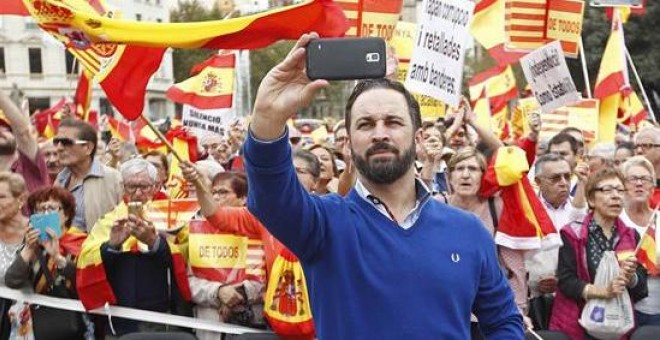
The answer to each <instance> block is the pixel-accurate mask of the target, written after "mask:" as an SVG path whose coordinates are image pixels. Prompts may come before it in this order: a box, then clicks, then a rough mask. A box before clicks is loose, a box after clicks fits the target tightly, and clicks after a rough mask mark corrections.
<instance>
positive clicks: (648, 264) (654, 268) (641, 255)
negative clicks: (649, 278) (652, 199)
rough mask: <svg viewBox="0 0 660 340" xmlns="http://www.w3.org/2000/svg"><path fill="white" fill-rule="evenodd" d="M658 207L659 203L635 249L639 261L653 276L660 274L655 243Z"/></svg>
mask: <svg viewBox="0 0 660 340" xmlns="http://www.w3.org/2000/svg"><path fill="white" fill-rule="evenodd" d="M658 207H660V205H658V206H657V207H656V208H655V210H654V211H653V215H651V222H649V225H648V227H647V228H646V232H645V233H644V235H642V239H641V240H639V245H637V251H635V256H636V257H637V262H639V264H641V265H642V266H644V268H646V271H648V273H649V274H651V275H653V276H659V275H660V270H658V255H657V248H656V245H655V225H656V218H657V215H658Z"/></svg>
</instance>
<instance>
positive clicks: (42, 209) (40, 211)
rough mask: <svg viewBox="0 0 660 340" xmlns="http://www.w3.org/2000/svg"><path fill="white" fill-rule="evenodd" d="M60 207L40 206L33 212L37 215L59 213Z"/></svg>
mask: <svg viewBox="0 0 660 340" xmlns="http://www.w3.org/2000/svg"><path fill="white" fill-rule="evenodd" d="M61 210H62V207H61V206H59V205H40V206H37V207H36V208H35V209H34V211H35V212H36V213H38V214H44V213H51V212H58V211H61Z"/></svg>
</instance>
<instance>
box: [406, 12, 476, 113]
mask: <svg viewBox="0 0 660 340" xmlns="http://www.w3.org/2000/svg"><path fill="white" fill-rule="evenodd" d="M474 5H475V4H474V2H471V1H461V0H424V2H423V3H422V11H421V17H420V21H419V26H418V28H417V34H416V36H415V46H414V48H413V55H412V58H411V60H410V66H409V69H408V74H407V75H406V87H407V88H408V89H409V90H410V91H414V92H418V93H420V94H424V95H427V96H431V97H433V98H435V99H438V100H441V101H443V102H445V103H447V104H450V105H452V106H458V104H459V102H460V96H461V83H462V80H463V63H464V60H465V44H466V42H467V39H468V38H469V37H470V34H469V31H468V28H469V25H470V21H471V20H472V13H473V12H474Z"/></svg>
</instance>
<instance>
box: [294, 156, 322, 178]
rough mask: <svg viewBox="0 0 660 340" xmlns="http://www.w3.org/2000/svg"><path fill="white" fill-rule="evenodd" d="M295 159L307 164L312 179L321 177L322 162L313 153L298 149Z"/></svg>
mask: <svg viewBox="0 0 660 340" xmlns="http://www.w3.org/2000/svg"><path fill="white" fill-rule="evenodd" d="M293 158H294V159H295V158H298V159H302V160H303V161H304V162H305V163H307V170H308V171H309V174H310V175H312V177H314V178H315V179H318V178H319V177H321V162H319V159H318V158H317V157H316V155H315V154H313V153H312V152H311V151H309V150H305V149H298V150H296V151H295V152H294V153H293Z"/></svg>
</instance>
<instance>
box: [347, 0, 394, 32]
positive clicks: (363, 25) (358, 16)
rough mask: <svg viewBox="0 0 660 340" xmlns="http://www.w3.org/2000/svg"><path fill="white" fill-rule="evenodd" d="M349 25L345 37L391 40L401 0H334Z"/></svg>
mask: <svg viewBox="0 0 660 340" xmlns="http://www.w3.org/2000/svg"><path fill="white" fill-rule="evenodd" d="M335 3H337V4H338V5H339V6H340V7H341V8H342V9H343V10H344V14H345V15H346V18H347V19H348V22H349V24H350V26H349V29H348V31H346V36H349V37H381V38H383V39H385V40H386V41H390V39H392V35H393V33H394V28H395V27H396V24H397V22H398V21H399V16H400V14H401V8H402V7H403V0H335Z"/></svg>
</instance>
